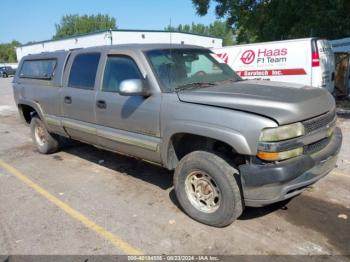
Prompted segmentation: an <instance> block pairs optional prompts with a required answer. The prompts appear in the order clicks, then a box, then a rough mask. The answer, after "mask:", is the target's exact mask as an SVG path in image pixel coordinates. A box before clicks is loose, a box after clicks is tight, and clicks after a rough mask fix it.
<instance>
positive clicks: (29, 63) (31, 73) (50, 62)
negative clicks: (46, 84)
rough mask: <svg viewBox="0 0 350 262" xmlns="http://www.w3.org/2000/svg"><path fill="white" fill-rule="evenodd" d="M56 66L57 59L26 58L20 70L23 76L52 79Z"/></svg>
mask: <svg viewBox="0 0 350 262" xmlns="http://www.w3.org/2000/svg"><path fill="white" fill-rule="evenodd" d="M55 68H56V59H45V60H26V61H24V62H23V64H22V68H21V71H20V77H21V78H35V79H51V78H52V76H53V74H54V71H55Z"/></svg>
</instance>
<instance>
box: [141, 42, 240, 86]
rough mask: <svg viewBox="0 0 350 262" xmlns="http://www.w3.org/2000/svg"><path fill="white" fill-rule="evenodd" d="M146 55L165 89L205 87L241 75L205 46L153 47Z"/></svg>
mask: <svg viewBox="0 0 350 262" xmlns="http://www.w3.org/2000/svg"><path fill="white" fill-rule="evenodd" d="M146 55H147V57H148V59H149V61H150V63H151V65H152V67H153V69H154V71H155V74H156V75H157V77H158V79H159V81H160V83H161V85H162V88H163V91H164V92H174V91H177V90H181V89H190V88H201V87H207V86H212V85H215V84H217V83H219V82H225V81H238V80H241V79H240V77H239V76H238V75H237V74H236V73H235V72H234V71H233V70H232V69H231V68H230V67H229V66H227V65H226V64H225V63H221V62H219V61H220V60H219V58H216V57H215V54H213V53H211V52H210V51H209V50H205V49H203V50H202V49H165V50H152V51H148V52H146Z"/></svg>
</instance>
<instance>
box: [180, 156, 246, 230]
mask: <svg viewBox="0 0 350 262" xmlns="http://www.w3.org/2000/svg"><path fill="white" fill-rule="evenodd" d="M238 175H239V171H238V170H237V169H235V168H233V167H232V166H231V165H229V164H228V163H227V162H226V161H225V160H224V159H223V158H221V157H219V156H218V155H216V154H214V153H210V152H205V151H195V152H192V153H190V154H188V155H186V156H185V157H183V158H182V159H181V161H180V162H179V164H178V165H177V167H176V169H175V174H174V187H175V193H176V197H177V199H178V201H179V203H180V205H181V207H182V209H183V210H184V211H185V212H186V213H187V214H188V215H189V216H190V217H192V218H193V219H195V220H197V221H199V222H201V223H204V224H207V225H210V226H215V227H225V226H228V225H230V224H231V223H232V222H233V221H234V220H236V219H237V218H238V217H239V216H240V215H241V214H242V212H243V203H242V197H241V191H240V187H239V185H238V183H237V181H236V178H235V177H236V176H238ZM195 185H197V186H195ZM196 189H197V191H198V192H200V193H199V195H201V196H204V198H207V197H208V196H211V197H210V198H209V200H204V201H203V200H202V199H198V198H197V197H196V196H195V195H197V194H196V193H195V192H197V191H196ZM214 191H215V192H214ZM197 196H198V195H197Z"/></svg>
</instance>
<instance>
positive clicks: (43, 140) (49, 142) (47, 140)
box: [30, 117, 59, 154]
mask: <svg viewBox="0 0 350 262" xmlns="http://www.w3.org/2000/svg"><path fill="white" fill-rule="evenodd" d="M30 131H31V135H32V139H33V142H34V144H35V145H36V147H37V149H38V151H39V152H40V153H42V154H52V153H55V152H57V150H58V147H59V143H58V139H56V138H55V137H54V136H53V135H51V134H50V133H49V132H48V131H47V130H46V127H45V125H44V123H43V122H42V121H41V120H40V119H39V118H38V117H33V118H32V120H31V121H30Z"/></svg>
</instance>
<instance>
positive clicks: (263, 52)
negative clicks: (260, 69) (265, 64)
mask: <svg viewBox="0 0 350 262" xmlns="http://www.w3.org/2000/svg"><path fill="white" fill-rule="evenodd" d="M287 53H288V49H287V48H282V49H279V48H277V49H266V48H265V49H259V50H258V57H261V56H267V57H271V56H285V55H287Z"/></svg>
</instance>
